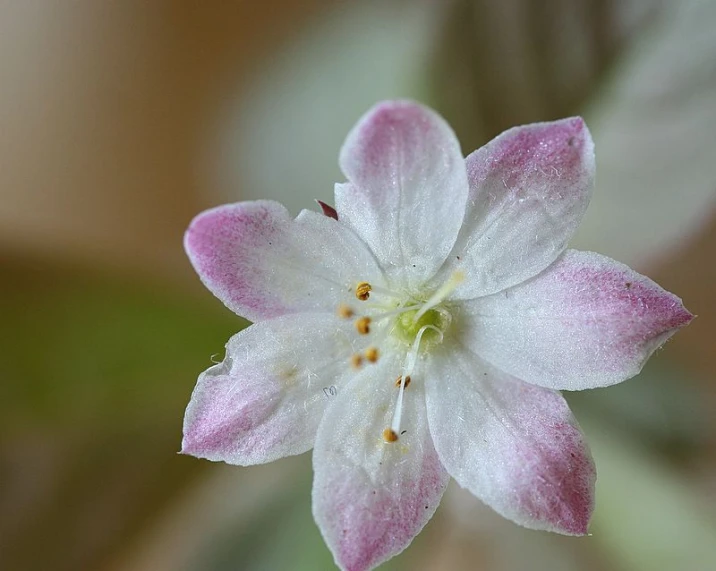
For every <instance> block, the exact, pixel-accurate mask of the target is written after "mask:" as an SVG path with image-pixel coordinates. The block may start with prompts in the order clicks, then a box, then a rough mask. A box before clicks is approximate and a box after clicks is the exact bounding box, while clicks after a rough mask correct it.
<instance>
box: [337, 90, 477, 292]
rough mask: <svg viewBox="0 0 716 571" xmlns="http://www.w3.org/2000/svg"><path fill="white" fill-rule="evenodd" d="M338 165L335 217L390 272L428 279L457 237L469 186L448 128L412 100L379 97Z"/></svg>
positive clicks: (409, 280)
mask: <svg viewBox="0 0 716 571" xmlns="http://www.w3.org/2000/svg"><path fill="white" fill-rule="evenodd" d="M340 165H341V169H342V170H343V172H344V173H345V175H346V177H347V178H348V184H340V185H336V210H337V211H338V216H339V219H340V220H341V221H342V222H345V223H346V224H348V225H350V226H351V227H353V228H354V229H355V230H356V232H357V233H358V234H359V235H360V236H361V238H363V240H365V242H366V243H367V244H368V245H369V246H370V247H371V249H372V250H373V252H375V254H376V256H377V257H378V259H379V261H380V262H381V266H382V267H383V268H386V271H387V272H388V273H389V274H391V272H394V273H396V274H397V275H398V276H400V277H401V278H402V280H403V281H404V282H407V283H408V284H419V283H422V282H424V281H425V280H426V279H428V278H430V277H431V276H432V275H433V274H434V273H435V271H436V270H437V269H438V268H439V267H440V265H441V264H442V262H443V261H444V260H445V257H446V256H447V255H448V253H449V252H450V249H451V248H452V246H453V244H454V243H455V238H456V237H457V233H458V230H459V229H460V225H461V223H462V217H463V213H464V212H465V201H466V199H467V193H468V183H467V174H466V171H465V162H464V159H463V156H462V153H461V151H460V145H459V143H458V141H457V138H456V137H455V134H454V133H453V131H452V129H450V127H449V126H448V124H447V123H446V122H445V121H444V120H443V119H442V118H441V117H440V116H439V115H437V114H436V113H435V112H434V111H431V110H430V109H427V108H426V107H423V106H422V105H418V104H417V103H412V102H408V101H389V102H385V103H380V104H378V105H376V106H375V107H373V108H372V109H371V110H370V111H368V113H366V114H365V115H364V116H363V117H362V118H361V120H360V121H359V122H358V124H357V125H356V126H355V127H354V128H353V130H352V131H351V132H350V134H349V135H348V138H347V139H346V142H345V143H344V145H343V148H342V149H341V154H340ZM391 277H394V276H392V275H391Z"/></svg>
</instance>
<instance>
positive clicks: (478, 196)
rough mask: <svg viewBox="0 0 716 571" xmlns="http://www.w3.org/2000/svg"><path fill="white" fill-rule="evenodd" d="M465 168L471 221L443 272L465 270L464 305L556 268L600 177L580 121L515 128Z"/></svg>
mask: <svg viewBox="0 0 716 571" xmlns="http://www.w3.org/2000/svg"><path fill="white" fill-rule="evenodd" d="M466 161H467V172H468V178H469V181H470V197H469V200H468V208H467V211H466V213H465V222H464V224H463V227H462V229H461V231H460V236H459V237H458V239H457V242H456V244H455V248H454V249H453V252H452V253H451V255H450V257H449V258H448V260H447V264H446V266H445V267H444V268H443V271H442V272H441V273H443V274H447V275H449V274H450V273H452V272H454V271H455V270H457V269H462V271H463V272H464V274H465V276H466V278H467V279H466V280H465V281H464V283H463V285H462V286H461V287H460V288H459V289H458V290H457V291H456V293H455V297H457V298H461V299H470V298H474V297H478V296H482V295H488V294H490V293H494V292H497V291H500V290H503V289H505V288H507V287H509V286H512V285H515V284H518V283H521V282H523V281H524V280H526V279H528V278H530V277H532V276H534V275H536V274H538V273H539V272H541V271H542V270H543V269H545V268H546V267H547V266H548V265H549V264H551V263H552V262H553V261H554V260H555V259H556V258H557V257H558V256H559V254H560V253H561V252H562V251H563V250H564V248H565V247H566V245H567V241H568V240H569V239H570V238H571V237H572V234H573V233H574V231H575V230H576V228H577V226H578V225H579V222H580V220H581V219H582V216H583V215H584V212H585V210H586V209H587V205H588V204H589V200H590V198H591V194H592V187H593V184H594V170H595V167H594V144H593V143H592V138H591V136H590V134H589V130H588V129H587V127H586V125H585V124H584V122H583V121H582V119H581V118H579V117H575V118H572V119H563V120H561V121H555V122H552V123H536V124H534V125H525V126H523V127H515V128H514V129H510V130H509V131H505V132H504V133H502V134H501V135H499V136H498V137H497V138H495V139H493V140H492V141H491V142H489V143H488V144H487V145H485V146H484V147H482V148H480V149H478V150H477V151H475V152H474V153H472V154H471V155H470V156H468V157H467V159H466Z"/></svg>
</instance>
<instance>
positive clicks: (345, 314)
mask: <svg viewBox="0 0 716 571" xmlns="http://www.w3.org/2000/svg"><path fill="white" fill-rule="evenodd" d="M337 313H338V317H342V318H343V319H350V318H351V317H353V315H355V314H354V313H353V310H352V309H351V308H350V307H349V306H347V305H346V304H345V303H342V304H340V305H339V306H338V310H337Z"/></svg>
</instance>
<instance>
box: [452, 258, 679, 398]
mask: <svg viewBox="0 0 716 571" xmlns="http://www.w3.org/2000/svg"><path fill="white" fill-rule="evenodd" d="M462 307H463V309H464V310H465V312H466V314H465V315H463V319H462V320H461V327H460V331H459V335H460V338H461V340H462V342H463V343H464V344H465V345H466V346H468V347H469V348H470V349H471V350H472V351H474V352H475V353H477V354H478V355H480V356H481V357H483V358H484V359H486V360H487V361H489V362H490V363H492V364H493V365H495V366H497V367H499V368H500V369H502V370H504V371H507V372H509V373H510V374H512V375H515V376H516V377H518V378H520V379H524V380H526V381H528V382H530V383H534V384H538V385H541V386H544V387H549V388H554V389H568V390H579V389H588V388H594V387H601V386H607V385H611V384H614V383H618V382H621V381H623V380H625V379H628V378H629V377H632V376H634V375H636V374H637V373H638V372H639V371H640V370H641V368H642V367H643V365H644V363H645V362H646V360H647V359H648V358H649V356H650V355H651V354H652V353H653V352H654V351H655V350H656V349H657V348H658V347H660V346H661V345H662V344H663V343H664V342H665V341H666V340H667V339H668V338H669V337H671V335H673V334H674V333H675V332H676V331H677V330H678V329H679V328H680V327H683V326H684V325H686V324H687V323H688V322H689V321H690V320H691V319H692V317H693V316H692V315H691V314H690V313H689V312H688V311H687V310H686V309H684V306H683V305H682V304H681V300H680V299H679V298H678V297H676V296H675V295H673V294H671V293H669V292H667V291H665V290H663V289H662V288H660V287H659V286H658V285H657V284H655V283H654V282H653V281H651V280H650V279H649V278H646V277H644V276H642V275H640V274H638V273H636V272H634V271H633V270H631V269H629V268H628V267H627V266H625V265H624V264H620V263H619V262H615V261H614V260H611V259H609V258H607V257H606V256H601V255H599V254H595V253H592V252H578V251H576V250H568V251H567V252H565V254H564V255H563V256H562V257H561V258H560V259H559V260H557V261H556V262H555V263H554V264H553V265H552V266H550V267H549V268H548V269H547V270H545V271H544V272H542V273H541V274H540V275H538V276H536V277H534V278H533V279H531V280H528V281H527V282H525V283H523V284H520V285H518V286H515V287H513V288H510V289H508V290H505V291H503V292H500V293H497V294H494V295H491V296H488V297H484V298H480V299H476V300H473V301H470V302H464V303H463V306H462Z"/></svg>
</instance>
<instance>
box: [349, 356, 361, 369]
mask: <svg viewBox="0 0 716 571" xmlns="http://www.w3.org/2000/svg"><path fill="white" fill-rule="evenodd" d="M362 364H363V355H361V354H360V353H354V354H353V355H351V366H352V367H353V368H354V369H360V366H361V365H362Z"/></svg>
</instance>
